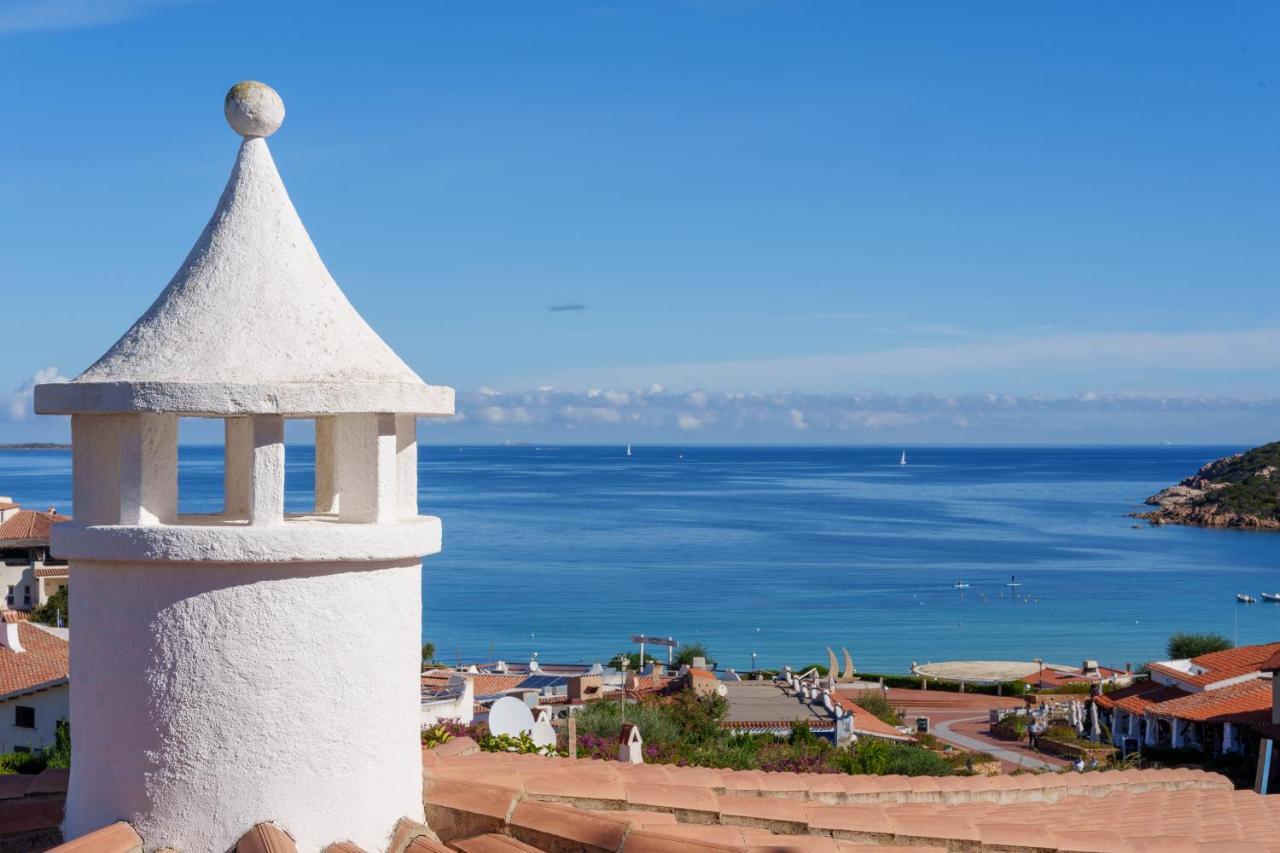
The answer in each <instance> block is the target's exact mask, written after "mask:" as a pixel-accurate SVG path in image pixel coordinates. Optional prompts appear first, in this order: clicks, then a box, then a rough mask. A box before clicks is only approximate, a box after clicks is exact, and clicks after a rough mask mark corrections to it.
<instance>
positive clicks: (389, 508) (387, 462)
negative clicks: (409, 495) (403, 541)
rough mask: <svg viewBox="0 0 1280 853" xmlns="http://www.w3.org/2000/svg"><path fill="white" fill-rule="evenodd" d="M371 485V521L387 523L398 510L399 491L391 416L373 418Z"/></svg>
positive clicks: (393, 423) (393, 418) (396, 443)
mask: <svg viewBox="0 0 1280 853" xmlns="http://www.w3.org/2000/svg"><path fill="white" fill-rule="evenodd" d="M373 417H374V431H375V433H376V437H375V439H374V440H375V448H374V458H375V462H374V480H375V482H374V486H373V520H374V521H376V522H378V523H379V524H389V523H390V522H393V521H395V520H396V518H397V516H398V515H399V511H400V490H399V484H398V483H397V474H398V473H399V471H400V460H399V455H398V453H397V449H398V446H399V438H398V436H397V434H396V416H395V415H374V416H373Z"/></svg>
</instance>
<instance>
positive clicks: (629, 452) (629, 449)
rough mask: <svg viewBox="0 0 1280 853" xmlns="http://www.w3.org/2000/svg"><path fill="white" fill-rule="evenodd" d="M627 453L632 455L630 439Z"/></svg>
mask: <svg viewBox="0 0 1280 853" xmlns="http://www.w3.org/2000/svg"><path fill="white" fill-rule="evenodd" d="M627 455H628V456H630V455H631V442H629V441H628V442H627Z"/></svg>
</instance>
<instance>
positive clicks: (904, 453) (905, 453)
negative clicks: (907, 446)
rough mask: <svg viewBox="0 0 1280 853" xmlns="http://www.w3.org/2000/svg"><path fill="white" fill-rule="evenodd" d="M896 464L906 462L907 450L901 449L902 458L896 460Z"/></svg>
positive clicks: (904, 463)
mask: <svg viewBox="0 0 1280 853" xmlns="http://www.w3.org/2000/svg"><path fill="white" fill-rule="evenodd" d="M898 464H899V465H906V464H907V451H905V450H904V451H902V458H901V459H899V460H898Z"/></svg>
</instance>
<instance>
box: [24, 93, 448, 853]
mask: <svg viewBox="0 0 1280 853" xmlns="http://www.w3.org/2000/svg"><path fill="white" fill-rule="evenodd" d="M225 111H226V116H227V119H228V121H229V122H230V124H231V126H232V127H233V129H234V130H235V131H236V132H237V133H238V134H240V135H241V136H242V137H243V141H242V143H241V145H240V149H239V153H238V155H237V157H236V161H235V166H234V168H233V169H232V172H231V177H230V180H229V182H228V183H227V186H226V189H225V190H224V191H223V193H222V197H221V199H220V200H219V201H218V204H217V208H216V209H215V210H214V213H213V216H212V218H211V219H210V221H209V224H208V225H207V226H206V228H205V229H204V232H203V233H202V234H201V235H200V237H199V239H198V240H197V241H196V244H195V246H194V248H192V250H191V252H190V254H189V255H188V256H187V259H186V261H185V262H184V263H183V265H182V267H181V268H180V269H179V270H178V272H177V274H176V275H175V276H174V277H173V279H172V280H171V281H170V282H169V285H168V286H167V287H166V288H165V289H164V291H163V292H162V293H161V294H160V296H159V298H158V299H157V300H156V301H155V303H154V304H153V305H152V306H151V307H150V308H149V309H147V310H146V312H145V313H144V314H143V315H142V317H141V318H140V319H139V320H138V321H137V322H136V323H135V324H134V325H133V326H132V327H131V328H130V329H129V330H128V331H126V332H125V334H124V336H123V337H121V338H120V339H119V340H118V341H117V342H116V343H115V344H114V345H113V346H112V347H111V348H110V349H109V350H108V351H107V352H106V354H105V355H103V356H102V357H101V358H100V359H99V360H98V361H97V362H96V363H94V364H93V365H92V366H90V367H89V368H88V369H87V370H86V371H85V372H84V373H82V374H81V375H80V376H79V377H77V378H76V379H75V380H74V381H72V382H68V383H65V384H59V385H42V386H39V387H37V388H36V392H35V394H36V410H37V412H40V413H42V414H60V415H71V431H72V444H73V479H74V482H73V501H74V511H73V515H74V517H75V518H74V521H71V522H68V523H66V524H60V525H57V527H56V529H55V530H54V531H53V551H54V553H55V554H57V555H59V556H61V557H64V558H67V559H69V560H70V563H71V566H72V568H73V570H74V572H75V576H76V595H74V596H73V597H72V604H71V610H72V613H71V615H72V617H73V623H74V626H75V632H76V642H75V648H74V650H73V652H72V655H71V673H72V678H73V681H74V683H75V691H74V693H73V694H72V698H71V717H72V721H73V726H74V736H73V750H74V752H73V760H72V775H71V781H70V789H69V792H68V798H67V804H66V817H65V821H64V824H63V834H64V837H65V838H67V839H72V838H75V837H77V836H80V835H82V834H84V833H87V832H90V831H93V830H98V829H99V828H101V827H105V826H108V825H110V824H112V823H113V822H115V821H119V820H124V821H127V822H128V823H130V824H131V825H132V827H133V830H136V832H137V835H138V836H140V837H141V838H142V839H143V843H144V846H145V849H147V850H156V849H160V848H166V847H171V848H174V849H177V850H183V851H188V853H197V851H224V850H228V849H230V848H232V847H233V846H234V845H235V844H236V841H237V839H238V838H240V837H241V836H242V835H243V834H244V833H245V832H246V831H247V830H249V829H250V828H251V827H253V826H255V825H256V824H259V823H260V822H264V821H273V822H275V824H277V825H278V826H280V827H282V828H283V829H284V830H286V831H287V832H288V833H290V834H291V835H292V836H293V837H294V839H296V841H297V843H298V846H299V848H300V849H304V850H319V849H321V848H322V847H324V846H325V845H327V844H330V843H333V842H337V841H343V840H349V841H351V842H354V843H355V844H356V845H359V846H360V847H363V848H364V849H367V850H384V849H386V848H387V847H388V844H389V840H390V837H391V834H392V832H393V830H394V828H395V825H396V822H397V820H398V819H400V818H402V817H408V818H410V819H415V820H419V821H420V820H422V818H423V805H422V767H421V762H420V750H419V731H420V725H421V718H420V684H419V680H420V678H419V676H420V673H419V666H420V646H421V627H422V626H421V618H422V602H421V589H422V586H421V573H422V565H421V560H422V557H423V556H424V555H427V554H432V553H435V552H436V551H438V550H439V548H440V535H441V527H440V521H439V519H437V518H433V517H429V516H421V515H419V514H418V499H417V492H418V488H417V438H416V423H417V418H418V417H419V416H430V415H446V414H450V413H452V411H453V391H452V389H449V388H444V387H436V386H431V385H427V384H426V383H424V382H423V381H422V380H421V379H420V378H419V377H418V375H417V374H416V373H415V372H414V371H413V370H411V369H410V368H409V367H408V366H407V365H406V364H405V363H404V362H403V361H402V360H401V359H400V358H399V357H398V356H397V355H396V354H395V353H394V352H392V350H391V349H390V347H388V346H387V344H386V343H384V342H383V341H382V339H381V338H379V337H378V335H377V334H376V333H375V332H374V331H373V330H372V329H371V328H370V327H369V326H368V325H367V324H366V323H365V321H364V320H363V319H362V318H361V317H360V315H359V314H358V313H357V312H356V310H355V309H354V308H353V307H352V305H351V304H350V303H349V302H348V301H347V299H346V297H345V296H344V295H343V294H342V292H341V290H339V288H338V286H337V284H336V283H335V281H334V280H333V278H332V276H330V274H329V272H328V270H327V269H326V268H325V265H324V263H323V262H322V261H321V259H320V256H319V254H318V253H317V251H316V249H315V247H314V246H313V245H312V242H311V239H310V237H308V235H307V232H306V229H305V228H304V227H303V225H302V222H301V221H300V219H299V218H298V215H297V213H296V211H295V210H294V207H293V205H292V203H291V202H290V200H289V196H288V193H287V192H286V191H285V188H284V184H283V183H282V182H281V179H280V175H279V173H278V172H277V170H276V166H275V163H274V162H273V160H272V157H271V154H270V152H269V151H268V149H267V142H266V137H267V136H269V135H271V134H272V133H273V132H274V131H275V130H276V129H277V128H278V127H279V126H280V124H281V122H282V121H283V118H284V106H283V104H282V102H281V101H280V98H279V96H278V95H276V93H275V92H274V91H273V90H272V89H270V88H269V87H266V86H264V85H262V84H260V83H241V84H238V85H237V86H235V87H234V88H232V90H231V91H230V92H229V93H228V95H227V99H226V107H225ZM179 417H199V418H213V419H218V420H220V421H222V426H223V430H224V434H225V495H224V507H223V511H222V512H220V513H216V514H211V515H199V516H193V515H179V514H178V509H177V508H178V480H177V435H178V419H179ZM289 418H306V419H313V420H314V422H315V435H316V472H315V484H316V486H315V500H314V509H313V511H311V512H306V513H302V514H286V513H285V511H284V471H285V443H284V427H285V421H286V419H289ZM131 832H132V830H131Z"/></svg>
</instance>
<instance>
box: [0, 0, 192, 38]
mask: <svg viewBox="0 0 1280 853" xmlns="http://www.w3.org/2000/svg"><path fill="white" fill-rule="evenodd" d="M188 2H193V0H16V2H3V0H0V34H3V33H19V32H38V31H42V30H69V29H79V28H81V27H97V26H103V25H105V24H115V23H118V22H120V21H124V20H128V19H129V18H135V17H137V16H138V15H141V14H142V13H144V12H146V11H148V10H150V9H154V8H158V7H161V6H177V5H184V4H185V3H188Z"/></svg>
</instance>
